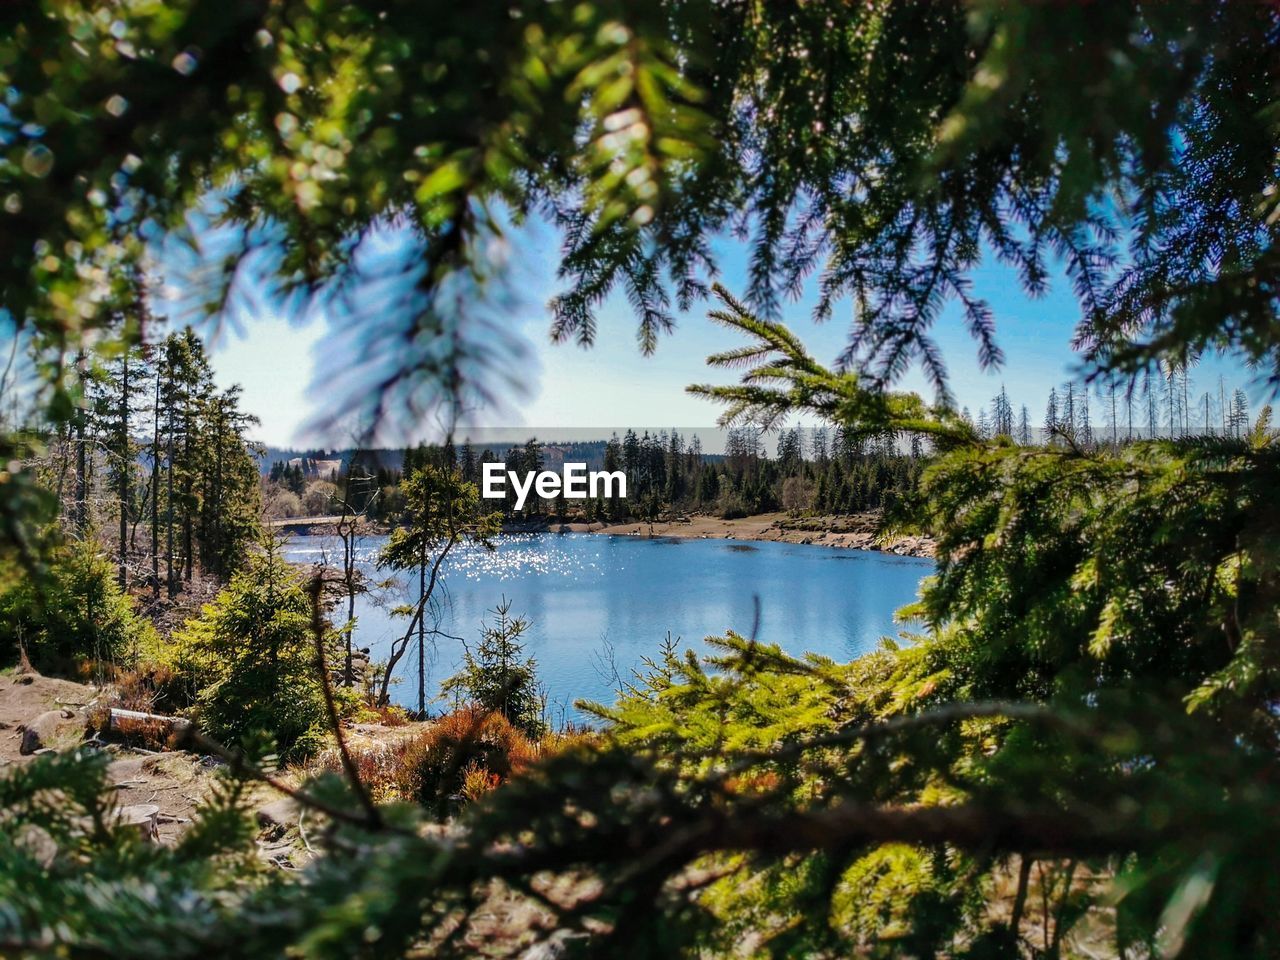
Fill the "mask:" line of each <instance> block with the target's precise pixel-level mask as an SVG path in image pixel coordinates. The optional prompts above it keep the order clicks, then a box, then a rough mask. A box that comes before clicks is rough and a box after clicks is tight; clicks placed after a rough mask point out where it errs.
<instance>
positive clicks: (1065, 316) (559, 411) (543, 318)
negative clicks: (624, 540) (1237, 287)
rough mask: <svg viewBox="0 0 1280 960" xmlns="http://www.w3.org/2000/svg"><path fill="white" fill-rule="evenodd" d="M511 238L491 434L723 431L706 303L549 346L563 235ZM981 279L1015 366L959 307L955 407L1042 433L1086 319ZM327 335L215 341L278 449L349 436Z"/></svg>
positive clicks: (217, 358)
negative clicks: (671, 327)
mask: <svg viewBox="0 0 1280 960" xmlns="http://www.w3.org/2000/svg"><path fill="white" fill-rule="evenodd" d="M511 239H512V249H513V251H515V253H514V256H515V257H516V258H518V263H517V264H516V267H517V269H518V270H519V276H520V281H519V282H520V287H521V296H522V300H523V304H524V305H523V306H522V307H521V308H519V309H517V310H515V311H513V313H512V315H511V316H509V317H508V318H506V320H507V321H508V322H509V325H510V327H511V329H512V330H513V331H515V332H516V334H517V335H518V336H520V337H521V338H523V339H524V340H525V341H526V342H527V344H528V348H529V360H528V362H527V363H526V364H523V365H522V367H521V372H522V375H523V376H524V378H525V379H526V381H527V383H528V387H527V392H526V394H525V395H524V396H517V395H508V396H507V398H506V400H505V403H504V405H503V406H504V408H505V409H492V410H489V411H487V412H486V413H485V414H483V415H482V416H483V418H484V420H485V422H486V423H487V424H488V425H492V426H507V427H528V428H530V431H531V432H535V433H537V434H538V435H539V436H540V437H543V438H551V437H552V436H553V434H554V431H555V430H556V429H557V428H560V429H568V428H625V427H672V426H674V427H679V428H681V429H688V428H695V427H706V426H710V425H712V424H713V423H714V422H715V418H716V415H717V412H718V411H717V410H716V408H715V407H714V406H712V405H711V404H709V403H707V402H706V401H704V400H700V399H698V398H695V397H691V396H689V395H688V394H686V393H685V392H684V388H685V387H686V386H687V385H688V384H690V383H695V382H713V383H717V382H721V383H728V382H732V381H733V379H734V375H733V373H732V372H731V371H716V370H711V369H709V368H708V367H707V366H706V364H705V363H704V360H705V357H706V356H707V355H708V354H710V353H713V352H715V351H718V350H723V349H725V348H726V347H731V346H736V345H738V344H740V343H741V342H742V341H741V339H740V338H738V337H736V336H735V335H734V334H733V333H732V332H730V331H727V330H724V329H723V328H721V327H719V326H718V325H716V324H714V323H712V322H711V321H709V320H707V319H706V315H705V313H706V305H705V304H702V305H698V306H697V307H695V309H694V310H692V311H691V312H689V313H688V314H686V315H683V316H682V317H681V318H680V320H679V323H678V326H677V328H676V330H675V331H674V333H672V334H670V335H668V336H664V337H663V338H662V340H661V342H660V343H659V345H658V349H657V351H656V352H655V353H654V354H653V355H652V356H649V357H645V356H643V355H642V354H641V353H640V350H639V347H638V346H637V342H636V337H635V334H636V323H635V319H634V316H633V315H632V313H631V310H630V307H629V306H628V304H627V303H626V300H625V298H624V297H622V296H620V295H616V296H614V297H612V298H611V299H610V300H609V301H608V302H607V303H606V304H605V305H604V307H603V308H602V310H601V314H600V324H599V335H598V338H597V342H596V344H595V345H594V346H593V347H591V348H588V349H583V348H581V347H579V346H577V345H576V344H572V343H569V344H552V343H551V342H550V337H549V329H550V317H549V313H548V311H547V310H546V308H545V304H546V302H547V300H548V299H549V298H550V297H551V296H552V295H553V294H554V293H555V292H556V290H557V289H558V283H557V281H556V278H555V269H556V254H557V249H558V242H557V238H556V236H555V234H554V232H553V231H552V230H551V229H550V228H549V227H547V226H545V225H540V224H532V225H529V226H527V227H525V228H522V229H521V230H520V231H519V232H518V233H517V234H516V235H515V236H514V237H512V238H511ZM719 253H720V260H719V262H720V269H721V277H720V279H721V280H722V282H724V283H725V285H726V286H727V287H728V288H729V289H730V290H733V291H741V290H744V289H745V287H746V275H747V273H746V263H747V258H746V248H745V246H744V245H743V244H741V243H737V242H731V241H725V242H723V243H721V244H720V245H719ZM973 280H974V286H975V292H976V293H977V294H978V295H980V296H983V297H985V298H986V299H987V300H988V302H989V303H990V304H991V306H992V308H993V310H994V312H995V317H996V323H997V335H998V341H999V343H1000V344H1001V346H1002V347H1003V349H1004V351H1005V356H1006V361H1005V364H1004V366H1003V368H1002V369H999V370H995V371H985V372H984V371H982V370H980V369H979V366H978V363H977V350H976V347H975V345H974V343H973V341H972V340H971V339H970V338H969V336H968V334H967V333H966V332H965V330H964V328H963V325H962V323H961V320H960V315H959V311H958V310H956V309H955V308H954V307H949V308H948V309H947V310H946V311H945V313H944V315H943V317H942V318H941V320H940V322H939V324H938V326H937V328H936V331H935V333H936V336H937V339H938V341H939V343H940V344H941V346H942V348H943V353H944V356H945V358H946V361H947V364H948V367H949V370H950V376H951V386H952V390H953V391H954V393H955V395H956V397H957V402H958V403H959V404H961V405H963V406H967V407H969V408H970V409H971V410H972V411H973V413H974V414H975V416H976V414H977V411H978V408H979V407H982V406H983V405H986V404H989V402H990V400H991V398H992V396H994V395H995V394H996V393H997V392H999V390H1000V387H1001V385H1002V384H1003V385H1004V386H1005V387H1006V388H1007V390H1008V391H1009V395H1010V398H1011V399H1012V401H1013V403H1014V407H1015V410H1016V409H1017V407H1018V406H1019V405H1021V404H1024V403H1025V404H1026V405H1027V407H1028V408H1029V410H1030V413H1031V419H1032V423H1033V424H1038V423H1039V422H1040V421H1041V420H1042V418H1043V413H1044V406H1045V401H1046V399H1047V397H1048V393H1049V389H1050V387H1052V386H1054V385H1055V384H1060V383H1062V382H1063V381H1064V380H1066V379H1067V378H1068V377H1070V376H1071V375H1072V372H1073V371H1074V370H1076V369H1078V366H1077V365H1078V358H1077V356H1076V355H1075V354H1073V353H1072V351H1071V349H1070V342H1071V337H1072V331H1073V329H1074V327H1075V324H1076V321H1077V319H1078V316H1079V310H1078V307H1077V305H1076V302H1075V299H1074V296H1073V295H1072V292H1071V289H1070V286H1069V284H1068V282H1067V280H1066V278H1065V277H1064V276H1062V274H1061V272H1059V273H1058V275H1057V276H1056V277H1055V278H1054V282H1053V283H1052V285H1051V288H1050V290H1049V293H1048V294H1047V295H1046V296H1045V297H1043V298H1040V299H1037V300H1031V299H1029V298H1028V297H1026V296H1025V295H1024V293H1023V292H1022V290H1021V288H1020V286H1019V284H1018V281H1017V277H1016V274H1015V273H1014V272H1013V271H1012V270H1010V269H1007V268H1005V267H1003V266H1001V265H1000V264H998V263H995V262H993V261H992V258H988V260H987V261H986V262H984V263H983V265H981V266H980V267H979V268H978V269H977V270H976V271H975V272H974V274H973ZM814 286H816V284H815V285H811V288H810V289H809V290H807V291H806V296H805V298H804V299H802V300H800V301H798V302H795V303H792V304H790V305H788V306H787V307H786V308H785V310H784V319H785V320H786V321H787V322H788V323H789V325H790V326H791V327H792V328H793V329H794V330H795V331H796V332H797V333H798V334H799V335H800V337H801V338H802V339H803V340H804V342H805V343H806V344H807V345H808V347H809V349H810V351H811V352H812V353H813V354H814V355H815V356H817V357H818V358H820V359H822V360H827V361H831V360H834V358H835V357H836V355H837V354H838V353H839V352H840V349H841V348H842V346H843V345H844V342H845V338H846V336H847V332H848V321H849V319H850V316H851V314H850V310H849V307H848V305H847V304H845V305H843V306H842V308H841V309H838V310H837V312H836V316H835V317H834V318H833V320H832V321H830V322H829V323H826V324H815V323H814V322H813V320H812V318H811V314H812V305H813V300H814V297H815V294H816V291H815V290H814V289H813V287H814ZM325 334H326V327H325V322H324V321H323V320H322V319H317V320H313V321H311V322H310V323H306V324H303V323H300V322H298V321H297V320H296V319H293V318H290V317H287V316H281V315H270V316H263V315H258V316H255V317H253V318H246V322H245V323H243V324H242V332H241V333H239V334H238V333H236V332H235V331H233V330H224V331H223V332H222V334H221V335H220V336H219V337H218V339H217V340H216V342H215V343H214V344H213V364H214V369H215V375H216V377H217V380H218V381H219V384H220V385H222V386H224V387H226V386H229V385H230V384H232V383H239V384H241V385H242V386H243V388H244V405H245V407H246V408H247V409H248V410H249V411H250V412H252V413H254V414H256V415H257V416H258V417H259V418H260V419H261V421H262V425H261V427H260V428H259V430H258V431H257V438H258V439H260V440H263V441H265V442H267V443H271V444H274V445H280V446H282V445H290V444H299V445H300V444H308V443H311V442H315V443H316V444H317V445H339V444H343V443H345V440H344V438H340V437H321V436H314V435H312V436H307V435H305V434H303V433H302V432H301V430H300V428H301V427H302V425H303V424H304V423H305V422H306V421H307V420H308V419H309V418H310V417H311V416H312V415H313V414H314V413H315V411H316V410H317V409H318V408H319V407H321V406H322V405H323V403H324V402H325V399H326V390H325V386H324V385H323V384H315V383H313V367H314V365H315V363H316V360H317V359H320V360H322V361H323V360H324V359H325V358H324V356H323V351H324V350H326V349H327V348H328V349H332V346H331V341H330V340H328V339H327V338H326V336H325ZM330 359H332V358H330ZM1219 374H1222V375H1223V376H1225V378H1226V381H1227V387H1228V390H1230V389H1231V388H1232V387H1234V386H1237V385H1240V386H1247V384H1248V380H1249V378H1248V376H1247V374H1246V373H1245V372H1244V371H1243V370H1241V369H1240V368H1239V367H1237V366H1235V365H1234V364H1230V363H1227V362H1225V361H1222V360H1220V359H1217V358H1207V359H1206V360H1205V361H1204V362H1202V364H1201V365H1200V367H1199V368H1197V370H1196V371H1195V373H1194V375H1193V376H1194V379H1193V384H1194V386H1193V390H1194V392H1195V396H1197V397H1198V396H1200V393H1201V392H1202V391H1203V390H1206V389H1211V391H1212V392H1213V393H1214V395H1215V396H1216V393H1217V383H1218V377H1219ZM902 386H903V387H905V388H907V389H914V390H917V391H919V392H921V393H923V394H925V395H929V391H928V388H927V387H926V385H925V381H924V379H923V377H922V376H921V375H920V374H919V372H918V371H912V373H911V374H910V375H909V376H908V377H907V378H906V380H905V381H904V382H903V384H902ZM411 439H413V438H405V440H406V441H407V440H411Z"/></svg>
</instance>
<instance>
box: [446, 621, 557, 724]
mask: <svg viewBox="0 0 1280 960" xmlns="http://www.w3.org/2000/svg"><path fill="white" fill-rule="evenodd" d="M493 613H494V617H495V622H494V624H493V625H492V626H490V625H488V624H486V625H484V626H483V627H481V637H480V643H479V644H478V645H477V647H476V649H475V651H474V652H472V650H471V649H470V648H468V649H467V650H466V652H465V653H464V654H463V666H462V669H461V670H460V671H458V673H456V674H455V675H453V676H452V677H450V678H449V679H447V680H446V681H445V682H444V683H443V684H442V685H441V689H442V690H443V691H444V693H445V694H454V695H461V699H463V700H466V701H469V702H470V703H473V704H475V705H476V706H477V707H479V708H480V709H482V710H486V711H488V710H493V711H497V712H498V713H501V714H502V715H503V716H504V717H506V719H507V720H508V721H510V722H511V723H512V724H513V725H514V726H515V727H517V728H518V729H519V730H520V731H521V732H523V733H525V734H526V735H528V736H530V737H538V736H541V735H542V733H543V732H544V731H545V730H546V722H545V721H544V720H543V705H544V704H543V698H542V694H541V691H540V690H539V688H538V675H537V666H538V664H537V661H536V660H534V659H533V658H532V657H528V658H526V657H525V656H524V644H522V643H521V642H520V638H521V636H523V635H524V632H525V631H526V630H527V629H529V621H528V620H525V619H523V618H522V617H512V616H510V613H511V601H509V600H507V599H506V598H505V597H504V598H503V599H502V602H501V603H499V604H498V606H497V607H496V608H495V609H494V611H493Z"/></svg>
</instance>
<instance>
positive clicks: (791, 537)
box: [504, 512, 935, 560]
mask: <svg viewBox="0 0 1280 960" xmlns="http://www.w3.org/2000/svg"><path fill="white" fill-rule="evenodd" d="M877 522H878V518H877V517H876V515H874V514H855V515H852V516H843V517H804V518H794V517H790V516H788V515H787V514H786V513H783V512H778V513H761V514H756V515H755V516H750V517H742V518H740V519H737V520H723V519H721V518H720V517H711V516H705V515H694V516H688V517H681V518H679V519H676V520H668V521H660V522H657V523H652V524H650V523H645V522H638V521H631V522H629V523H613V524H605V523H600V522H598V521H597V522H595V523H581V522H575V523H551V524H543V525H542V527H541V528H542V529H545V530H548V531H550V532H552V533H593V534H601V533H602V534H606V535H609V536H627V537H641V538H642V539H650V538H660V537H676V538H681V539H691V540H743V541H748V542H750V541H757V542H764V543H796V544H803V545H806V546H817V547H836V548H841V549H845V550H869V551H873V552H876V553H891V554H894V555H895V556H899V557H920V558H923V559H927V560H931V559H933V557H934V554H935V546H934V542H933V539H932V538H931V537H925V536H909V537H894V538H892V539H890V540H888V541H883V542H882V541H880V540H879V538H878V536H877V534H876V523H877ZM506 529H507V528H505V527H504V531H505V530H506ZM510 529H511V531H512V532H516V531H523V532H532V528H531V527H523V528H522V527H520V526H517V525H512V526H511V528H510Z"/></svg>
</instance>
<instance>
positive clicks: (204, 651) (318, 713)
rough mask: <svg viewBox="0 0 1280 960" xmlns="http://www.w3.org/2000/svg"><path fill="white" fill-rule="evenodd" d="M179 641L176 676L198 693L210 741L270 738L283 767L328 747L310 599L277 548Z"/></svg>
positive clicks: (199, 714)
mask: <svg viewBox="0 0 1280 960" xmlns="http://www.w3.org/2000/svg"><path fill="white" fill-rule="evenodd" d="M174 641H175V646H176V648H177V649H176V656H175V660H174V663H175V666H176V669H177V670H178V671H179V672H181V673H183V674H184V675H185V676H186V678H187V680H188V683H189V684H190V685H191V686H192V687H194V688H195V691H196V692H195V696H194V701H195V711H194V712H195V719H196V720H197V722H198V723H199V724H200V726H201V728H202V729H203V730H204V731H205V732H206V733H208V734H209V735H210V736H212V737H215V738H216V739H218V740H221V741H223V742H224V743H228V744H232V745H237V744H241V743H244V742H246V739H247V738H249V737H251V736H252V735H254V734H258V733H265V734H267V735H268V736H270V737H271V738H272V739H273V740H274V742H275V743H276V746H277V748H278V750H279V753H280V756H281V759H283V760H300V759H304V758H305V757H307V756H310V755H311V754H313V753H315V752H316V751H317V750H318V749H319V748H320V746H321V745H322V744H323V740H324V732H325V708H324V700H323V694H322V692H321V689H320V680H319V677H318V676H317V675H316V657H315V651H314V646H313V643H314V641H313V638H312V634H311V606H310V600H309V598H308V596H307V593H306V591H305V589H304V587H303V584H302V579H301V577H300V576H299V574H298V573H297V572H296V571H295V570H294V569H293V568H292V567H290V566H289V564H287V563H286V562H285V561H284V559H283V558H282V557H281V556H280V553H279V550H278V548H277V546H276V545H275V544H274V543H268V545H267V549H266V551H265V552H264V553H263V554H262V555H260V556H257V557H254V558H252V559H251V560H250V562H249V564H248V567H247V569H245V570H244V571H243V572H241V573H238V574H236V576H235V577H233V578H232V580H231V583H230V585H229V586H228V587H227V588H226V589H225V590H223V591H222V592H221V593H220V594H218V596H217V598H216V599H215V600H214V601H213V602H212V603H210V604H208V605H206V606H205V608H204V609H203V611H202V612H201V614H200V616H199V617H197V618H196V619H194V620H191V621H189V622H188V623H187V624H186V625H185V626H184V627H183V628H182V629H181V630H179V631H177V632H176V633H175V634H174Z"/></svg>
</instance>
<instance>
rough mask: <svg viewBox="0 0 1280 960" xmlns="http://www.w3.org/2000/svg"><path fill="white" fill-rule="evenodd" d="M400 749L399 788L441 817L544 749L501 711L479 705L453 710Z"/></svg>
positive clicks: (501, 780) (521, 767) (397, 765)
mask: <svg viewBox="0 0 1280 960" xmlns="http://www.w3.org/2000/svg"><path fill="white" fill-rule="evenodd" d="M396 751H397V754H398V756H397V762H396V763H395V774H394V776H395V778H396V780H395V787H396V792H397V793H398V794H399V795H400V796H402V797H404V798H406V799H413V800H417V801H418V802H419V803H421V804H422V805H423V806H424V807H427V808H428V809H430V810H433V811H434V812H435V814H436V815H437V816H438V817H441V818H444V817H445V816H447V815H448V814H449V812H450V811H451V810H452V809H454V808H456V806H457V804H458V802H459V800H460V799H463V798H465V799H474V798H475V797H476V796H479V795H480V794H481V793H487V792H488V791H489V790H491V789H493V788H494V787H497V786H498V785H500V784H502V783H505V782H506V781H507V780H508V779H510V778H511V777H512V776H514V775H516V774H519V773H520V772H522V771H523V770H525V769H526V768H527V767H528V766H529V765H530V764H531V763H533V761H534V760H535V759H536V757H537V753H538V751H537V748H536V747H535V745H534V744H533V743H532V742H530V741H529V739H528V738H527V737H526V736H525V735H524V734H523V733H521V732H520V731H519V730H518V729H517V728H516V727H515V726H513V725H512V724H511V723H510V722H509V721H508V720H507V719H506V717H504V716H503V715H502V714H501V713H498V712H496V711H495V712H490V711H486V710H481V709H479V708H476V707H467V708H464V709H462V710H456V711H454V712H453V713H450V714H447V715H446V716H444V717H442V718H441V719H440V721H439V722H438V723H436V724H434V725H433V726H432V727H431V728H430V729H428V730H427V731H426V732H425V733H424V734H423V735H422V736H421V737H418V738H416V739H413V740H409V741H407V742H405V743H404V744H402V745H400V746H399V747H398V748H396ZM482 781H483V783H484V784H486V786H484V788H483V789H482V790H481V789H480V784H481V782H482Z"/></svg>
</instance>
